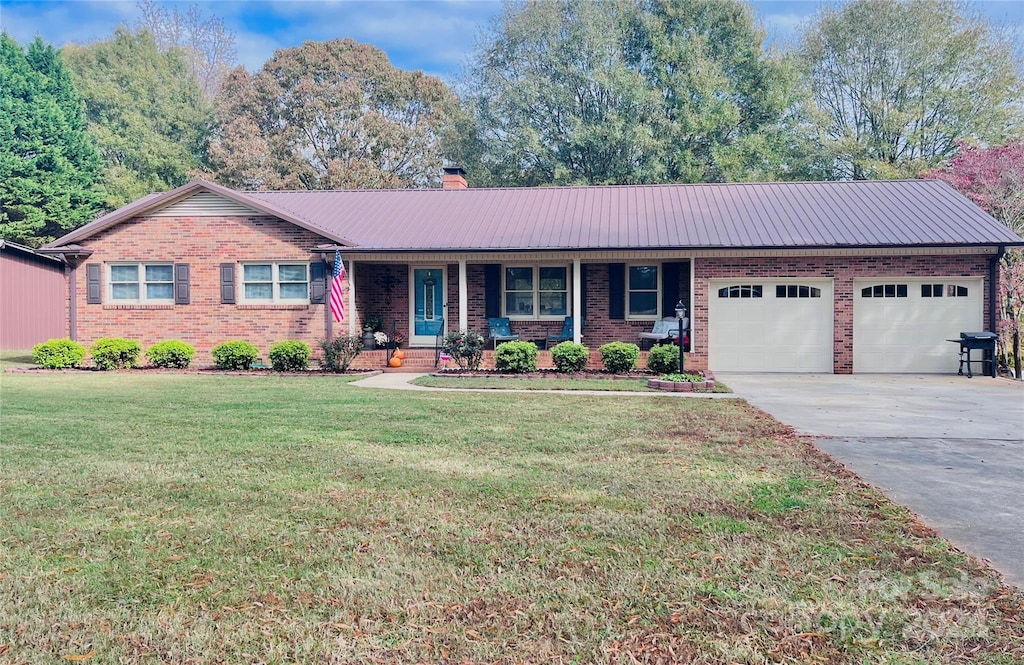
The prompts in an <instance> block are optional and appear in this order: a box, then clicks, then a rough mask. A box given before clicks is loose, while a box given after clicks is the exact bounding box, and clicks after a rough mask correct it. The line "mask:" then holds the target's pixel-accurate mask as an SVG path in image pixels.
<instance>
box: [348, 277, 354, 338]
mask: <svg viewBox="0 0 1024 665" xmlns="http://www.w3.org/2000/svg"><path fill="white" fill-rule="evenodd" d="M348 334H349V335H355V334H356V262H355V261H354V260H352V259H349V260H348Z"/></svg>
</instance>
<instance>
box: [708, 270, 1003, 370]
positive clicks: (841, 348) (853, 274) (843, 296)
mask: <svg viewBox="0 0 1024 665" xmlns="http://www.w3.org/2000/svg"><path fill="white" fill-rule="evenodd" d="M988 261H989V257H988V256H982V255H977V254H975V255H964V256H878V257H853V256H843V257H777V258H710V259H697V260H696V261H695V262H694V263H695V265H694V270H695V273H694V286H695V289H696V293H695V294H694V298H693V306H692V314H691V326H692V328H693V330H694V331H695V335H694V336H695V339H694V347H693V353H692V354H691V355H690V356H689V357H690V358H691V359H692V361H693V365H694V367H699V368H702V369H706V367H707V362H708V359H707V353H708V342H707V330H708V280H709V279H718V278H727V277H764V278H784V277H826V278H831V279H832V280H833V284H834V289H835V331H834V340H835V342H834V346H835V348H834V355H833V371H834V372H835V373H836V374H850V373H852V372H853V280H854V279H864V278H870V277H928V276H935V277H975V278H977V277H986V279H985V288H984V294H985V295H984V298H985V302H984V310H983V311H984V312H985V316H986V317H987V316H988V301H989V300H988V294H989V290H988V279H987V275H988Z"/></svg>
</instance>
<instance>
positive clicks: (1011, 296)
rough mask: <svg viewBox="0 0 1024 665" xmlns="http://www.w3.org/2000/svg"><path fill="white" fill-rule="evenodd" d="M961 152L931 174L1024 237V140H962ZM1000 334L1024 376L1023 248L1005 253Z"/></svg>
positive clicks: (1005, 346)
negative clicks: (1023, 338) (1023, 341)
mask: <svg viewBox="0 0 1024 665" xmlns="http://www.w3.org/2000/svg"><path fill="white" fill-rule="evenodd" d="M959 148H960V152H959V154H958V155H957V156H956V157H955V158H953V159H952V160H950V162H949V165H948V166H946V167H944V168H939V169H933V170H932V171H929V172H928V173H926V174H925V176H924V177H926V178H935V179H939V180H945V181H946V182H948V183H949V184H950V185H952V186H953V187H955V188H956V189H957V190H959V191H960V193H962V194H963V195H964V196H966V197H967V198H969V199H971V200H972V201H974V202H975V203H977V204H978V205H979V206H980V207H982V208H984V209H985V210H986V211H987V212H988V213H989V214H990V215H992V216H993V217H995V218H996V219H998V220H999V221H1001V222H1002V223H1003V224H1006V226H1008V227H1009V228H1010V230H1012V231H1013V232H1014V233H1016V234H1017V235H1019V236H1024V142H1021V141H1011V142H1009V143H1007V144H1005V145H999V146H991V147H985V148H983V147H979V146H974V145H966V144H964V143H960V144H959ZM998 297H999V301H1000V302H999V307H998V308H997V310H998V312H999V324H998V325H999V330H998V332H999V336H1000V345H1001V346H1002V348H1003V349H1012V355H1013V364H1014V369H1015V374H1016V376H1017V378H1018V379H1020V378H1021V371H1022V369H1021V351H1020V335H1021V330H1022V329H1024V251H1022V250H1019V249H1013V250H1009V251H1007V252H1006V254H1004V255H1003V260H1002V262H1001V265H1000V273H999V288H998Z"/></svg>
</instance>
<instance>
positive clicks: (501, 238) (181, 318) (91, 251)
mask: <svg viewBox="0 0 1024 665" xmlns="http://www.w3.org/2000/svg"><path fill="white" fill-rule="evenodd" d="M1020 245H1024V242H1022V240H1021V239H1020V238H1019V237H1017V236H1016V235H1014V234H1013V233H1011V232H1010V231H1009V230H1008V229H1007V228H1006V227H1004V226H1003V225H1001V224H999V223H998V222H997V221H996V220H995V219H993V218H992V217H990V216H989V215H988V214H986V213H985V212H984V211H982V210H981V209H980V208H978V207H977V206H975V205H974V204H973V203H971V202H970V201H969V200H968V199H966V198H965V197H963V196H961V195H960V194H959V193H957V192H956V191H955V190H954V189H952V188H951V187H950V186H949V185H947V184H945V183H943V182H941V181H937V180H913V181H869V182H802V183H754V184H698V185H643V186H606V187H546V188H522V189H474V188H467V187H466V179H465V174H464V172H463V171H462V170H461V169H458V168H449V169H446V172H445V177H444V186H443V188H442V189H434V190H384V191H366V190H348V191H244V192H243V191H235V190H232V189H229V188H226V187H223V186H220V185H216V184H214V183H210V182H205V181H202V180H196V181H193V182H191V183H189V184H187V185H184V186H182V187H179V188H177V189H174V190H172V191H169V192H164V193H161V194H154V195H150V196H148V197H145V198H143V199H140V200H139V201H136V202H134V203H131V204H129V205H127V206H125V207H124V208H121V209H120V210H116V211H114V212H112V213H109V214H107V215H105V216H103V217H100V218H99V219H96V220H95V221H93V222H91V223H90V224H87V225H85V226H83V227H81V228H79V229H77V230H75V231H73V232H72V233H69V234H67V235H66V236H64V237H63V238H60V239H58V240H56V241H55V242H53V243H51V244H50V245H48V246H47V248H46V249H45V251H47V252H49V253H51V254H54V255H59V256H60V257H62V258H63V259H64V260H65V261H66V262H67V263H68V265H69V268H70V269H69V271H68V277H67V280H68V282H67V286H68V294H69V298H68V330H69V333H70V335H71V336H72V337H74V338H76V339H78V340H80V341H81V342H83V343H86V344H89V343H91V342H92V341H93V340H95V339H97V338H99V337H103V336H129V337H133V338H136V339H139V340H140V341H142V343H143V345H144V346H145V345H149V344H152V343H154V342H156V341H159V340H162V339H171V338H176V339H182V340H185V341H187V342H189V343H191V344H193V345H195V346H196V347H197V349H198V351H199V354H200V357H201V356H202V354H207V355H206V358H209V355H208V354H209V350H210V348H211V347H212V346H213V345H215V344H217V343H219V342H221V341H224V340H228V339H248V340H249V341H252V342H253V343H255V344H256V345H257V346H259V347H260V349H261V350H262V351H263V353H264V354H265V353H266V350H267V349H268V348H269V346H270V344H272V343H274V342H277V341H281V340H284V339H300V340H303V341H306V342H307V343H309V344H310V345H311V346H313V347H314V348H316V343H317V341H318V340H319V339H322V338H324V337H327V336H332V335H336V334H339V333H342V332H345V333H351V334H358V333H359V332H360V331H361V321H362V320H363V319H364V317H366V316H368V315H371V314H374V315H380V316H381V317H383V319H384V321H385V326H386V327H387V328H390V327H391V325H392V323H394V324H395V325H396V326H397V330H398V331H400V332H401V333H402V334H403V335H404V336H406V337H407V339H408V344H409V346H411V347H416V346H430V347H431V348H432V347H433V344H434V340H435V333H436V332H437V330H438V328H440V327H441V326H443V328H444V329H445V330H460V329H469V330H475V331H478V332H481V333H484V334H486V332H487V318H488V317H496V316H503V317H508V318H509V319H510V320H511V326H512V330H513V332H515V333H518V334H520V335H521V336H522V338H524V339H543V338H545V337H546V336H547V335H548V334H552V333H555V332H557V331H558V330H560V329H561V327H562V324H563V321H564V319H565V317H566V316H572V317H574V318H575V320H576V321H583V325H582V327H581V326H576V330H575V331H574V334H575V337H576V340H577V341H582V342H583V343H585V344H587V345H588V346H589V347H591V348H592V349H596V348H597V347H598V346H599V345H601V344H603V343H605V342H609V341H613V340H621V341H633V342H635V341H638V336H639V333H641V332H643V331H647V330H650V329H651V328H652V326H653V323H654V322H655V321H656V320H658V319H660V318H662V317H670V316H673V313H674V311H675V305H676V303H677V302H679V301H682V302H683V303H684V304H685V306H686V308H687V310H688V311H689V314H690V327H691V335H690V337H691V353H690V354H688V360H689V365H690V366H692V367H697V368H710V369H712V370H717V371H729V370H738V371H754V372H770V371H781V372H826V373H828V372H834V373H839V374H848V373H851V372H948V371H953V370H955V368H956V347H955V346H954V345H952V344H950V343H949V342H947V341H945V340H946V339H947V338H954V337H958V336H959V333H960V331H974V330H985V329H988V330H991V329H994V326H995V306H994V303H995V295H994V294H995V278H996V275H997V266H998V261H999V258H1000V256H1001V254H1002V253H1003V252H1004V250H1005V248H1007V247H1010V246H1020ZM336 249H337V250H340V251H341V255H342V258H343V262H344V264H345V268H346V275H345V278H344V283H343V286H344V298H345V303H346V318H345V320H343V321H341V322H335V321H333V320H332V317H331V315H330V312H329V307H328V305H327V304H326V297H325V296H326V294H327V293H328V292H329V290H330V281H331V279H332V276H331V275H332V266H333V260H334V254H335V250H336ZM197 360H200V358H197ZM200 362H202V361H201V360H200Z"/></svg>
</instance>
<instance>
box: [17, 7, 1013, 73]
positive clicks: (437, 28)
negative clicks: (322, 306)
mask: <svg viewBox="0 0 1024 665" xmlns="http://www.w3.org/2000/svg"><path fill="white" fill-rule="evenodd" d="M164 4H168V5H171V4H175V5H177V6H179V7H180V8H181V9H182V10H184V9H185V8H187V7H188V6H189V5H191V4H192V3H191V2H183V3H164ZM197 4H199V5H200V7H201V9H202V10H203V12H204V13H206V14H208V15H209V14H213V15H216V16H219V17H221V18H222V19H224V21H225V23H226V24H227V26H228V27H229V28H230V29H231V30H233V31H234V32H235V35H236V44H237V48H238V60H239V62H240V63H241V64H243V65H245V66H246V67H247V68H248V69H249V70H251V71H252V70H255V69H258V68H259V67H260V66H261V65H262V64H263V63H264V62H266V60H267V59H268V58H270V56H271V55H273V52H274V50H275V49H278V48H284V47H288V46H295V45H298V44H301V43H302V42H303V41H306V40H310V39H312V40H323V39H333V38H341V37H352V38H353V39H355V40H356V41H360V42H366V43H369V44H373V45H375V46H377V47H379V48H381V49H383V50H384V51H386V52H387V54H388V56H389V57H390V58H391V62H392V63H393V64H394V65H396V66H398V67H401V68H403V69H422V70H424V71H426V72H427V73H430V74H435V75H439V76H442V77H444V78H446V79H448V80H452V79H453V78H454V77H455V76H456V75H457V74H458V73H459V71H460V68H461V65H462V63H463V62H464V61H465V59H466V58H467V57H468V56H469V54H470V53H471V52H472V50H473V47H474V44H475V43H476V39H477V36H478V35H479V32H480V30H481V29H482V28H483V27H485V26H486V25H487V23H488V22H489V21H490V20H491V19H492V18H494V17H495V16H496V15H498V14H499V13H500V12H501V8H502V5H501V2H500V1H497V0H371V1H367V0H318V1H305V0H262V1H259V2H253V1H249V0H199V1H198V2H197ZM752 4H753V6H754V8H755V11H756V12H757V13H758V15H759V18H760V20H761V23H762V25H764V26H765V27H766V28H767V30H768V32H769V36H770V38H772V39H779V40H787V39H788V38H790V37H792V36H793V34H794V31H795V29H796V28H797V26H798V25H799V24H800V22H801V21H803V20H805V19H806V18H807V17H808V16H810V15H811V14H812V13H813V12H814V10H815V9H816V8H817V7H818V6H820V5H821V4H822V3H821V2H818V1H817V0H806V1H804V0H756V1H755V2H753V3H752ZM971 4H972V5H973V6H975V7H976V8H977V9H979V10H980V11H981V12H983V13H984V14H985V15H987V16H989V17H990V18H991V19H992V20H993V21H995V22H997V23H1001V24H1008V25H1011V26H1013V29H1014V30H1015V31H1016V33H1017V34H1018V35H1021V34H1024V0H984V1H976V2H972V3H971ZM138 16H139V12H138V9H137V7H136V5H135V1H134V0H31V1H29V0H0V29H2V30H4V31H6V32H7V33H8V34H9V35H11V36H12V37H14V39H16V40H17V41H19V42H20V43H26V42H28V41H30V40H31V39H32V38H33V37H35V35H37V34H38V35H40V36H42V38H43V39H45V40H46V41H48V42H51V43H54V44H56V45H58V46H60V45H62V44H65V43H67V42H79V43H84V42H91V41H95V40H98V39H103V38H105V37H107V36H109V35H110V33H111V32H112V31H113V29H114V27H115V26H117V25H118V24H121V23H124V24H128V25H132V24H134V23H135V22H136V21H137V20H138Z"/></svg>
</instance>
